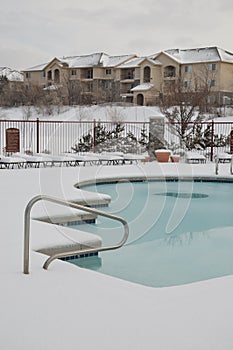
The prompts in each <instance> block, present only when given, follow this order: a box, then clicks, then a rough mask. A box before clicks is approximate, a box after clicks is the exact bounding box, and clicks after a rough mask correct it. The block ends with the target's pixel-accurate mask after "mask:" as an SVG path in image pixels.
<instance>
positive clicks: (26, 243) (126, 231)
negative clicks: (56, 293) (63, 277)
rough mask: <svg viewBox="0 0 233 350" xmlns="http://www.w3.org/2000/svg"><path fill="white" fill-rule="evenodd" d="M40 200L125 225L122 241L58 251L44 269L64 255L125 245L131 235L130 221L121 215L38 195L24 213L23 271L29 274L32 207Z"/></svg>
mask: <svg viewBox="0 0 233 350" xmlns="http://www.w3.org/2000/svg"><path fill="white" fill-rule="evenodd" d="M40 200H44V201H48V202H52V203H56V204H61V205H64V206H66V207H70V208H74V209H79V210H83V211H87V212H89V213H92V214H97V215H100V216H105V217H107V218H109V219H112V220H117V221H120V222H121V223H122V225H123V227H124V236H123V238H122V239H121V241H120V242H119V243H118V244H114V245H110V246H103V247H96V248H87V249H83V250H80V249H78V250H74V251H69V252H66V253H58V254H54V255H51V256H50V257H49V258H48V259H47V260H46V261H45V263H44V265H43V268H44V269H46V270H47V269H48V267H49V265H50V264H51V262H52V261H53V260H55V259H58V258H63V257H67V256H72V255H78V254H79V253H80V254H86V253H89V252H100V251H105V250H113V249H117V248H120V247H122V246H123V244H124V243H125V242H126V241H127V239H128V236H129V226H128V223H127V221H126V220H125V219H123V218H121V217H120V216H116V215H113V214H108V213H106V212H103V211H101V210H98V209H95V208H89V207H85V206H83V205H81V204H76V203H72V202H69V201H65V200H61V199H58V198H55V197H50V196H47V195H38V196H35V197H33V198H32V199H31V200H30V201H29V202H28V204H27V206H26V208H25V214H24V269H23V272H24V274H29V240H30V214H31V209H32V207H33V205H34V204H35V203H37V202H38V201H40Z"/></svg>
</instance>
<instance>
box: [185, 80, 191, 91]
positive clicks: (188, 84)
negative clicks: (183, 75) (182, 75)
mask: <svg viewBox="0 0 233 350" xmlns="http://www.w3.org/2000/svg"><path fill="white" fill-rule="evenodd" d="M184 87H185V89H190V87H191V81H189V80H186V81H184Z"/></svg>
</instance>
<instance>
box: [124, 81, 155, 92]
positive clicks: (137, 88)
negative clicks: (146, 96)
mask: <svg viewBox="0 0 233 350" xmlns="http://www.w3.org/2000/svg"><path fill="white" fill-rule="evenodd" d="M153 86H154V85H153V84H151V83H144V84H140V85H137V86H135V87H134V88H132V89H131V90H130V91H147V90H150V89H151V88H152V87H153Z"/></svg>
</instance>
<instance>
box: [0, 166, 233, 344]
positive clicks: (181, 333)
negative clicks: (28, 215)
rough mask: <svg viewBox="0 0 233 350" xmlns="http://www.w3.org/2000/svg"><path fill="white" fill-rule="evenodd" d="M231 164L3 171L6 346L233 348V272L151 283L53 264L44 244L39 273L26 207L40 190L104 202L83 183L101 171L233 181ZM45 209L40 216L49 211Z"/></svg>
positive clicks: (0, 338) (0, 335) (1, 319)
mask: <svg viewBox="0 0 233 350" xmlns="http://www.w3.org/2000/svg"><path fill="white" fill-rule="evenodd" d="M229 169H230V167H229V164H220V167H219V175H217V176H216V175H215V164H214V163H208V164H182V163H164V164H161V163H157V162H152V163H148V164H147V163H145V164H138V165H125V166H99V167H97V166H91V167H89V166H87V167H75V168H72V167H71V168H60V167H57V168H56V167H55V168H45V169H25V170H23V169H19V170H16V169H15V170H1V171H0V180H1V181H0V194H1V196H0V204H1V220H0V228H1V235H0V246H1V255H0V261H1V265H0V271H1V293H0V296H1V298H0V299H1V316H0V326H1V327H0V349H6V350H16V349H17V350H21V349H22V350H51V349H52V350H55V349H56V350H60V349H62V350H64V349H77V348H82V349H101V350H105V349H106V350H115V349H116V350H118V349H124V350H125V349H126V350H128V349H130V348H133V349H134V350H142V349H143V350H144V349H151V348H152V349H159V350H170V349H177V350H194V349H195V350H197V349H198V350H232V349H233V332H232V329H233V301H232V291H233V276H226V277H221V278H216V279H211V280H208V281H203V282H197V283H192V284H187V285H183V286H176V287H168V288H150V287H144V286H141V285H137V284H133V283H130V282H127V281H122V280H119V279H117V278H113V277H110V276H106V275H102V274H99V273H97V272H95V271H89V270H84V269H82V268H79V267H76V266H73V265H72V264H68V263H65V262H62V261H54V262H53V263H52V264H51V266H50V267H49V270H47V271H45V270H43V269H42V266H43V263H44V261H45V256H44V255H43V254H40V253H37V252H34V251H30V274H29V275H24V274H23V273H22V270H23V219H24V209H25V207H26V204H27V203H28V201H29V200H30V199H31V198H32V197H33V196H35V195H38V194H47V195H51V196H54V197H57V198H61V199H68V200H73V201H81V200H82V199H83V198H84V197H85V196H87V197H88V198H89V199H90V200H91V201H92V200H93V201H95V199H96V198H94V197H95V195H92V194H85V195H84V192H83V191H80V190H78V189H76V188H74V186H73V185H74V184H77V183H84V182H86V181H91V180H92V179H93V178H94V179H99V180H100V179H102V180H103V179H108V178H115V179H117V178H121V179H125V180H127V179H128V178H142V177H145V178H154V177H157V178H165V177H179V178H185V179H187V178H188V179H192V178H199V179H200V178H204V179H208V178H218V179H222V180H224V179H227V180H228V181H231V180H233V176H232V175H230V170H229ZM99 180H98V181H99ZM85 198H86V197H85ZM98 198H101V200H102V199H103V198H104V197H101V196H100V197H98ZM36 206H37V204H36V205H35V209H34V211H33V213H32V214H35V213H36V212H37V210H38V212H39V211H40V210H41V209H36ZM38 208H39V205H38ZM43 228H44V230H43V235H45V234H46V230H48V232H49V230H50V224H46V223H43ZM232 229H233V228H232ZM40 232H41V223H37V222H34V223H33V225H32V232H31V234H32V236H39V235H40ZM103 254H104V253H103Z"/></svg>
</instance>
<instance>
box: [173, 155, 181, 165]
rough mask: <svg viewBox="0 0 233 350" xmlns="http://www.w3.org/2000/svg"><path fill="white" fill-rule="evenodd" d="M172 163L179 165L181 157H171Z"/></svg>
mask: <svg viewBox="0 0 233 350" xmlns="http://www.w3.org/2000/svg"><path fill="white" fill-rule="evenodd" d="M171 161H172V163H179V161H180V156H179V155H175V154H174V155H173V156H171Z"/></svg>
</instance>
